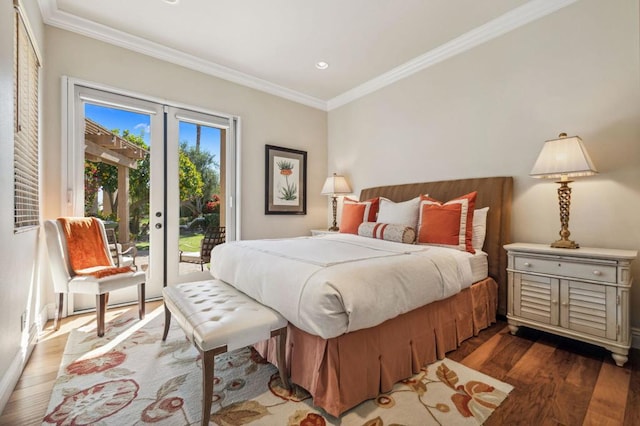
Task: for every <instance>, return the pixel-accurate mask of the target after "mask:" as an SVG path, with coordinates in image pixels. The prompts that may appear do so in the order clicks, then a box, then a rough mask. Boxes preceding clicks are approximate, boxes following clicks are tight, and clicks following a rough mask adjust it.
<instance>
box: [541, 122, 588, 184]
mask: <svg viewBox="0 0 640 426" xmlns="http://www.w3.org/2000/svg"><path fill="white" fill-rule="evenodd" d="M596 173H598V171H597V170H596V168H595V166H594V165H593V161H591V157H589V153H588V152H587V150H586V149H585V147H584V145H583V144H582V139H580V137H578V136H571V137H567V135H566V133H561V134H560V136H559V138H558V139H552V140H548V141H546V142H545V143H544V146H543V147H542V151H540V155H539V156H538V160H536V163H535V164H534V165H533V169H532V170H531V173H530V176H532V177H534V178H548V179H558V178H559V179H561V180H567V179H568V178H570V177H577V176H591V175H595V174H596Z"/></svg>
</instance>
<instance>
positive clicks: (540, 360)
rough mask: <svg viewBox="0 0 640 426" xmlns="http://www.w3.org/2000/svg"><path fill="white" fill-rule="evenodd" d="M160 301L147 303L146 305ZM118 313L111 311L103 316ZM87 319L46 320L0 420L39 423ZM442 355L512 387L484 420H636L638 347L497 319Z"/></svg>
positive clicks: (639, 410) (639, 416)
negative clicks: (598, 343) (618, 357)
mask: <svg viewBox="0 0 640 426" xmlns="http://www.w3.org/2000/svg"><path fill="white" fill-rule="evenodd" d="M158 306H160V302H153V303H150V304H147V312H150V311H151V310H153V309H155V308H157V307H158ZM122 309H128V308H122ZM118 312H119V310H118V309H110V310H108V311H107V318H106V319H107V321H108V320H109V318H110V317H112V316H114V315H117V314H118ZM92 321H95V314H87V315H84V316H76V317H72V318H67V319H65V320H63V322H62V327H61V329H60V330H59V331H58V332H53V331H51V327H52V323H49V324H48V327H49V329H48V330H49V331H48V332H47V333H45V335H44V336H43V337H42V339H41V341H40V342H39V343H38V345H37V346H36V348H35V349H34V352H33V355H32V356H31V359H30V360H29V362H28V364H27V366H26V368H25V370H24V372H23V374H22V377H21V379H20V381H19V382H18V384H17V386H16V388H15V390H14V392H13V393H12V395H11V398H10V400H9V402H8V403H7V406H6V407H5V410H4V412H3V413H2V415H0V424H3V425H4V424H7V425H39V424H41V422H42V419H43V417H44V415H45V411H46V409H47V405H48V402H49V396H50V393H51V389H52V388H53V384H54V381H55V378H56V375H57V372H58V367H59V365H60V360H61V357H62V352H63V350H64V347H65V344H66V341H67V336H68V333H69V331H70V330H71V329H73V328H76V327H79V326H80V325H82V324H85V323H87V322H92ZM447 357H448V358H450V359H452V360H454V361H458V362H460V363H462V364H465V365H467V366H469V367H471V368H474V369H476V370H478V371H481V372H483V373H485V374H488V375H490V376H492V377H495V378H496V379H499V380H502V381H505V382H507V383H509V384H511V385H513V386H514V390H513V391H512V392H511V394H510V395H509V397H508V398H507V399H506V400H505V401H504V402H503V403H502V405H501V406H500V407H499V408H498V409H497V410H496V411H495V412H494V413H493V415H492V416H491V417H490V418H489V419H488V421H487V422H486V423H485V424H486V425H488V426H492V425H629V426H632V425H640V351H638V350H632V352H631V355H630V357H629V362H628V363H627V364H626V365H625V366H624V368H620V367H617V366H616V365H615V363H614V362H613V360H612V358H611V355H610V354H609V352H608V351H606V350H604V349H601V348H598V347H595V346H592V345H588V344H585V343H581V342H576V341H573V340H569V339H564V338H561V337H557V336H553V335H550V334H547V333H542V332H538V331H535V330H530V329H526V328H523V329H521V330H520V332H519V333H518V335H517V336H512V335H510V334H509V332H508V328H507V327H506V323H505V322H504V321H499V322H498V323H497V324H495V325H494V326H492V327H490V328H489V329H487V330H484V331H482V332H481V333H480V335H479V336H477V337H474V338H472V339H469V340H467V341H465V342H463V344H462V345H461V346H460V348H458V349H457V350H456V351H453V352H450V353H448V354H447Z"/></svg>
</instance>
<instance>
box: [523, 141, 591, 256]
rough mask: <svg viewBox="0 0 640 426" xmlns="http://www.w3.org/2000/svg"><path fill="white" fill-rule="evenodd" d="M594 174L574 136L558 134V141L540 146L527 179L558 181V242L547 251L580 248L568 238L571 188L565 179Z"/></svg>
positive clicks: (552, 244) (582, 146)
mask: <svg viewBox="0 0 640 426" xmlns="http://www.w3.org/2000/svg"><path fill="white" fill-rule="evenodd" d="M596 173H598V171H597V170H596V168H595V166H594V165H593V162H592V161H591V158H590V157H589V153H587V150H586V149H585V147H584V145H583V144H582V139H580V137H578V136H570V137H567V134H566V133H560V135H559V136H558V139H552V140H548V141H546V142H545V143H544V146H543V147H542V151H540V155H539V156H538V159H537V161H536V163H535V164H534V165H533V169H532V170H531V173H530V176H532V177H534V178H547V179H560V180H559V181H557V183H559V184H560V188H558V201H559V204H560V225H561V229H560V232H559V234H560V239H559V240H557V241H554V242H553V243H551V247H557V248H568V249H577V248H579V247H580V245H579V244H578V243H576V242H575V241H571V240H570V239H569V236H570V235H571V232H569V207H570V205H571V188H570V187H569V183H570V182H573V181H572V180H569V178H573V177H579V176H591V175H595V174H596Z"/></svg>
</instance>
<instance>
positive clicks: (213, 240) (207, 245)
mask: <svg viewBox="0 0 640 426" xmlns="http://www.w3.org/2000/svg"><path fill="white" fill-rule="evenodd" d="M225 229H226V228H225V227H224V226H219V227H217V228H213V229H212V230H209V231H207V232H206V233H205V234H204V237H203V238H202V241H200V251H191V252H188V251H182V250H180V262H185V263H195V264H198V265H200V270H201V271H204V265H205V264H207V263H209V262H210V261H211V250H213V248H214V247H215V246H217V245H218V244H222V243H224V241H225V239H226V231H225Z"/></svg>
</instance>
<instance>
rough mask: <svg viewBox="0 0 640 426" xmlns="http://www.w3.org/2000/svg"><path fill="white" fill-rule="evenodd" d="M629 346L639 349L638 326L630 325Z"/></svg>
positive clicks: (639, 329)
mask: <svg viewBox="0 0 640 426" xmlns="http://www.w3.org/2000/svg"><path fill="white" fill-rule="evenodd" d="M631 347H632V348H635V349H640V328H637V327H631Z"/></svg>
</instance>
